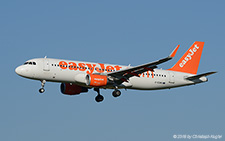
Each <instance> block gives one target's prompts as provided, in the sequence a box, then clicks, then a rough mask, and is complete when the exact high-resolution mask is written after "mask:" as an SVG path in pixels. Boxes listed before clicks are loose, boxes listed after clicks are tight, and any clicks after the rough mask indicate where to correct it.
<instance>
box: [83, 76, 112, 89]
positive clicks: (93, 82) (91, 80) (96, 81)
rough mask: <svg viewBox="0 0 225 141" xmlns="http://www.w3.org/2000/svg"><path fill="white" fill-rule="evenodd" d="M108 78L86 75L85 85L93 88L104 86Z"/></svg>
mask: <svg viewBox="0 0 225 141" xmlns="http://www.w3.org/2000/svg"><path fill="white" fill-rule="evenodd" d="M107 83H108V78H107V76H106V75H98V74H88V75H87V76H86V85H88V86H93V87H101V86H106V85H107Z"/></svg>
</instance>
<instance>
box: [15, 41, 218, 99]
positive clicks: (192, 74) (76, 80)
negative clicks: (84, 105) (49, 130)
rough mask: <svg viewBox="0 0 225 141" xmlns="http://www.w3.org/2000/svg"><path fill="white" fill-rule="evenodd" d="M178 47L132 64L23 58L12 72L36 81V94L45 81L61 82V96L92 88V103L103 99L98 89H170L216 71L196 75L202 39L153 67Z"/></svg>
mask: <svg viewBox="0 0 225 141" xmlns="http://www.w3.org/2000/svg"><path fill="white" fill-rule="evenodd" d="M179 47H180V45H178V46H177V47H176V48H175V49H174V50H173V51H172V53H171V54H170V55H169V56H168V57H165V58H162V59H159V60H157V61H154V62H150V63H146V64H142V65H138V66H135V67H132V66H130V65H129V66H123V65H113V64H103V63H92V62H84V61H72V60H64V59H51V58H47V57H44V58H36V59H31V60H28V61H26V62H25V63H24V64H23V65H21V66H18V67H17V68H16V69H15V72H16V73H17V74H18V75H19V76H22V77H24V78H28V79H33V80H40V81H41V88H40V89H39V92H40V93H43V92H44V91H45V89H44V86H45V83H46V82H59V83H61V86H60V90H61V92H62V93H63V94H65V95H78V94H80V93H86V92H88V90H89V89H91V88H94V91H96V92H97V96H96V97H95V100H96V102H102V101H103V100H104V97H103V96H102V95H101V94H100V89H114V91H113V92H112V95H113V96H114V97H119V96H120V95H121V91H120V90H119V89H136V90H159V89H171V88H176V87H182V86H188V85H194V84H198V83H202V82H207V81H208V78H207V77H206V76H208V75H211V74H214V73H216V72H208V73H203V74H199V75H197V71H198V66H199V62H200V59H201V54H202V50H203V47H204V42H200V41H196V42H194V43H193V45H192V46H191V47H190V48H189V49H188V50H187V52H186V53H185V54H184V55H183V56H182V57H181V58H180V60H179V61H178V62H177V63H176V64H175V65H174V66H173V67H172V68H170V69H167V70H163V69H157V65H159V64H162V63H165V62H167V61H169V60H171V59H172V58H174V56H175V55H176V53H177V50H178V48H179Z"/></svg>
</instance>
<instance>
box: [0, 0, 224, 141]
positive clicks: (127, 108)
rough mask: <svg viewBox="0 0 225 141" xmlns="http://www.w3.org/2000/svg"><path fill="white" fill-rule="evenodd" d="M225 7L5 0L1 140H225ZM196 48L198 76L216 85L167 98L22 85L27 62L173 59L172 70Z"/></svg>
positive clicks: (0, 33)
mask: <svg viewBox="0 0 225 141" xmlns="http://www.w3.org/2000/svg"><path fill="white" fill-rule="evenodd" d="M224 7H225V1H224V0H217V1H213V0H210V1H208V0H170V1H167V0H164V1H147V0H141V1H134V0H113V1H107V0H101V1H99V0H95V1H94V0H90V1H88V0H87V1H80V0H77V1H73V0H65V1H59V0H54V1H49V0H38V1H31V0H26V1H24V0H20V1H14V0H8V1H6V0H2V1H0V47H1V56H0V57H1V58H0V59H1V62H2V65H1V69H0V72H1V73H0V78H1V80H2V81H1V85H0V88H1V94H0V112H1V113H0V140H2V141H40V140H41V141H50V140H54V141H62V140H65V141H91V140H98V141H115V140H120V141H125V140H129V141H137V140H139V141H150V140H164V141H165V140H173V135H178V134H186V135H193V134H197V135H201V134H203V135H211V134H213V135H223V140H224V139H225V121H224V119H225V111H224V108H225V102H224V101H225V93H224V91H225V86H224V79H225V77H224V76H225V75H224V71H225V65H224V61H225V55H224V52H225V47H224V45H225V27H224V26H225V9H224ZM194 41H204V42H205V48H204V50H203V55H202V59H201V62H200V67H199V71H198V73H204V72H208V71H218V72H219V73H218V74H215V75H212V76H210V77H209V82H207V83H204V84H199V85H196V86H188V87H182V88H176V89H170V90H160V91H137V90H127V91H125V90H122V96H121V97H119V98H117V99H115V98H114V97H112V95H111V92H112V90H102V91H101V93H102V94H103V95H104V97H105V100H104V102H102V103H96V102H95V100H94V98H95V96H96V93H95V92H94V91H92V90H91V91H89V93H87V94H81V95H79V96H65V95H62V94H61V93H60V91H59V84H58V83H47V84H46V87H45V88H46V92H45V93H44V94H43V95H41V94H39V93H38V89H39V88H40V85H41V84H40V82H39V81H33V80H28V79H24V78H22V77H19V76H17V75H16V73H15V72H14V69H15V68H16V67H17V66H18V65H21V64H22V63H24V62H25V61H26V60H28V59H31V58H36V57H44V56H46V55H47V56H48V57H51V58H64V59H73V60H82V61H92V62H103V63H112V64H113V63H115V64H121V65H128V64H131V65H133V66H135V65H139V64H142V63H147V62H151V61H155V60H157V59H159V58H162V57H165V56H167V55H169V53H170V52H171V51H172V50H173V49H174V47H175V46H176V45H178V44H180V45H181V47H180V49H179V50H178V53H177V56H176V57H175V58H174V59H173V60H172V61H170V62H167V63H165V64H162V65H160V66H159V68H164V69H168V68H170V67H171V66H173V64H174V63H175V62H176V61H177V60H178V59H179V58H180V57H181V56H182V55H183V53H184V52H185V51H186V50H187V49H188V48H189V47H190V46H191V44H192V43H193V42H194Z"/></svg>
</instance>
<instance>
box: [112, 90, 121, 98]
mask: <svg viewBox="0 0 225 141" xmlns="http://www.w3.org/2000/svg"><path fill="white" fill-rule="evenodd" d="M112 95H113V96H114V97H118V96H120V95H121V91H120V90H118V89H115V90H114V91H113V92H112Z"/></svg>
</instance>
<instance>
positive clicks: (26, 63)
mask: <svg viewBox="0 0 225 141" xmlns="http://www.w3.org/2000/svg"><path fill="white" fill-rule="evenodd" d="M24 65H36V62H25V63H24Z"/></svg>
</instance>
